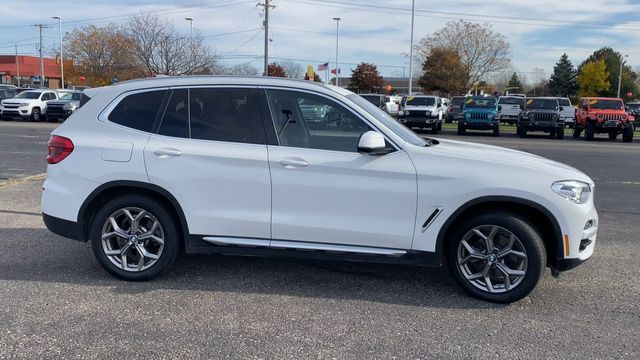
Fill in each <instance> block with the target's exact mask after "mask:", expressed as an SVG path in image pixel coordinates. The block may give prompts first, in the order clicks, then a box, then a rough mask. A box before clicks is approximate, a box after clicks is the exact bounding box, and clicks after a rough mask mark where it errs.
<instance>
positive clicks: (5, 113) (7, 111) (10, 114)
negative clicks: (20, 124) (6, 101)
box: [2, 109, 20, 116]
mask: <svg viewBox="0 0 640 360" xmlns="http://www.w3.org/2000/svg"><path fill="white" fill-rule="evenodd" d="M2 115H6V116H12V115H20V114H19V113H18V111H16V110H6V109H5V110H3V111H2Z"/></svg>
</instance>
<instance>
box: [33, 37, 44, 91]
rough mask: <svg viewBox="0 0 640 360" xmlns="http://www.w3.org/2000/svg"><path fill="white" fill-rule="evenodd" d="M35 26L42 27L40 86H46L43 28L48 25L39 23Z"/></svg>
mask: <svg viewBox="0 0 640 360" xmlns="http://www.w3.org/2000/svg"><path fill="white" fill-rule="evenodd" d="M34 26H37V27H38V29H40V86H41V87H44V58H43V56H44V46H43V45H42V29H44V28H46V27H47V26H46V25H44V24H37V25H34Z"/></svg>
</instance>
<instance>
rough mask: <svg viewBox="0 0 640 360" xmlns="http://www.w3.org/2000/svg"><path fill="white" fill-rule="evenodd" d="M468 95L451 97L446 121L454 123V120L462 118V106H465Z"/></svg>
mask: <svg viewBox="0 0 640 360" xmlns="http://www.w3.org/2000/svg"><path fill="white" fill-rule="evenodd" d="M466 98H467V97H466V96H454V97H452V98H451V103H450V104H449V111H447V117H446V120H445V122H446V123H452V122H453V120H456V121H458V120H460V119H462V108H463V107H464V100H465V99H466Z"/></svg>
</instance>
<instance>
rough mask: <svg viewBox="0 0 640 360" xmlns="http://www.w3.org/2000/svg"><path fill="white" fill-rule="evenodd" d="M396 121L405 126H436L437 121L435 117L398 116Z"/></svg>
mask: <svg viewBox="0 0 640 360" xmlns="http://www.w3.org/2000/svg"><path fill="white" fill-rule="evenodd" d="M398 121H399V122H401V123H403V124H405V125H407V126H424V127H430V126H432V127H433V126H436V124H437V123H438V118H437V117H426V116H425V117H406V116H405V117H399V118H398Z"/></svg>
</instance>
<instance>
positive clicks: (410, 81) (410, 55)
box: [409, 0, 416, 95]
mask: <svg viewBox="0 0 640 360" xmlns="http://www.w3.org/2000/svg"><path fill="white" fill-rule="evenodd" d="M415 7H416V0H411V44H409V95H411V90H412V87H413V18H414V14H415Z"/></svg>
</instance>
